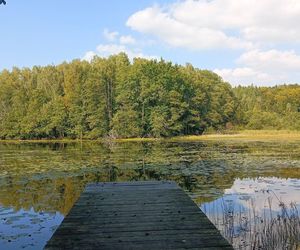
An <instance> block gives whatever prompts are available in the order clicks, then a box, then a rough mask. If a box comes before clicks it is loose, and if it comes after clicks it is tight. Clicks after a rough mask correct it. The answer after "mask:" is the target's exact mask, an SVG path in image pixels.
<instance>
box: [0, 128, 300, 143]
mask: <svg viewBox="0 0 300 250" xmlns="http://www.w3.org/2000/svg"><path fill="white" fill-rule="evenodd" d="M218 140H221V141H223V140H249V141H259V140H281V141H284V140H296V141H298V140H300V131H292V130H242V131H236V132H234V133H231V134H225V133H224V134H222V133H219V134H204V135H184V136H174V137H161V138H154V137H150V138H138V137H137V138H117V139H109V138H99V139H82V140H80V139H69V138H64V139H31V140H21V139H7V140H0V143H81V142H98V143H105V142H116V143H118V142H184V141H186V142H189V141H218Z"/></svg>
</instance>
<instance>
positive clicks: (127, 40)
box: [120, 36, 136, 44]
mask: <svg viewBox="0 0 300 250" xmlns="http://www.w3.org/2000/svg"><path fill="white" fill-rule="evenodd" d="M120 43H121V44H135V43H136V41H135V39H134V38H133V37H132V36H121V37H120Z"/></svg>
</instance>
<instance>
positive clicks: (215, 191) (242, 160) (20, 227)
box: [0, 141, 300, 249]
mask: <svg viewBox="0 0 300 250" xmlns="http://www.w3.org/2000/svg"><path fill="white" fill-rule="evenodd" d="M299 148H300V144H299V143H298V144H295V143H285V144H282V143H281V144H276V143H274V142H273V143H257V142H251V143H249V142H242V141H241V142H236V141H235V142H231V141H226V142H205V143H203V142H181V143H177V142H176V143H175V142H142V143H137V142H128V143H95V142H84V143H83V144H82V145H80V144H77V143H49V144H47V143H38V144H37V143H34V144H32V143H25V144H0V187H1V188H0V221H1V223H0V225H1V226H0V235H1V236H0V249H2V248H3V249H15V248H21V247H22V248H32V247H33V246H34V247H36V248H42V247H43V246H44V244H45V243H46V241H47V240H48V239H49V238H50V237H51V235H52V233H53V231H54V230H55V228H56V227H57V226H58V225H59V224H60V223H61V221H62V219H63V217H64V216H65V215H66V214H67V213H68V211H69V210H70V209H71V207H72V206H73V204H74V202H75V201H76V200H77V198H78V197H79V195H80V193H81V192H82V190H83V188H84V186H85V185H86V184H87V183H90V182H103V181H135V180H174V181H176V182H177V183H178V184H179V185H180V186H181V187H183V188H184V189H185V190H186V191H187V192H188V193H189V195H190V196H191V197H192V199H193V200H194V201H195V202H196V203H197V204H199V206H200V205H201V204H206V208H207V209H206V213H207V214H208V215H209V214H210V213H213V209H208V207H209V206H208V205H207V204H210V203H213V202H214V201H215V202H217V201H218V200H219V199H222V197H223V195H227V193H226V192H227V190H231V189H232V187H234V185H235V183H236V182H237V181H238V180H242V179H243V178H250V179H252V178H257V177H269V176H272V177H278V178H279V179H280V180H282V184H283V185H286V186H291V185H296V186H297V185H299V179H300V176H299V173H300V171H299V169H300V150H299ZM284 178H293V180H294V183H293V184H291V183H290V182H288V181H286V180H285V179H284ZM295 182H296V184H295ZM255 185H256V184H255V183H254V184H253V186H255ZM279 189H282V188H281V187H279ZM282 190H283V189H282ZM296 193H297V194H298V196H300V195H299V193H300V191H299V190H298V189H296ZM282 195H283V196H284V194H282ZM257 200H259V199H257ZM234 202H235V203H237V199H236V200H234ZM214 206H221V204H220V203H218V202H217V203H215V205H214ZM215 223H216V222H215ZM37 225H38V226H37ZM216 225H217V223H216ZM220 229H221V228H220Z"/></svg>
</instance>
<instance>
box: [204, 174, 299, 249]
mask: <svg viewBox="0 0 300 250" xmlns="http://www.w3.org/2000/svg"><path fill="white" fill-rule="evenodd" d="M201 208H202V210H203V211H204V212H205V214H206V215H207V216H208V217H209V219H210V220H211V221H213V223H214V224H215V225H216V226H217V228H218V229H219V230H220V231H221V232H222V234H223V235H224V236H225V237H226V238H227V239H229V240H230V242H231V243H232V244H233V245H234V246H235V248H236V249H249V250H250V249H297V247H298V246H299V245H300V217H299V212H300V180H299V179H292V178H289V179H283V178H274V177H273V178H270V177H260V178H256V179H250V178H245V179H236V180H235V181H234V183H233V185H232V187H231V188H229V189H225V191H224V195H223V196H222V197H220V198H218V199H216V200H214V201H212V202H207V203H203V204H202V205H201Z"/></svg>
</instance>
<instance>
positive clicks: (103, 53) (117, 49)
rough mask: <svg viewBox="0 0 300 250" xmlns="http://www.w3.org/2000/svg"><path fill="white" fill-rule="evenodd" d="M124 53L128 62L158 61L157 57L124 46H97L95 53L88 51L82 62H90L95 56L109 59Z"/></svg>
mask: <svg viewBox="0 0 300 250" xmlns="http://www.w3.org/2000/svg"><path fill="white" fill-rule="evenodd" d="M121 52H125V53H126V54H127V55H128V57H129V59H130V60H133V58H137V57H139V58H146V59H158V57H157V56H153V55H146V54H144V53H142V52H141V51H140V50H139V49H132V48H128V47H126V46H125V45H120V44H99V45H98V46H97V48H96V51H95V52H94V51H88V52H87V53H86V54H85V55H84V56H83V57H82V60H87V61H91V59H93V57H94V56H95V55H97V56H100V57H109V56H110V55H115V54H119V53H121Z"/></svg>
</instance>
